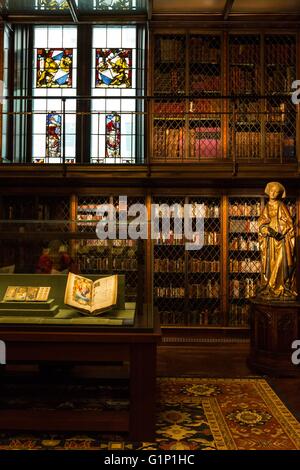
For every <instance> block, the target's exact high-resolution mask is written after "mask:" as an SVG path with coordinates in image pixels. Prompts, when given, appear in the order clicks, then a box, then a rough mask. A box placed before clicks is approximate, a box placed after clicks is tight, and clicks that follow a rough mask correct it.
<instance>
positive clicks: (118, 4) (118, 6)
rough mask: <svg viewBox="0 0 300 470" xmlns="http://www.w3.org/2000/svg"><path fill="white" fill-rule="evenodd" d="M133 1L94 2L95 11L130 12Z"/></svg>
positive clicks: (109, 0) (100, 0)
mask: <svg viewBox="0 0 300 470" xmlns="http://www.w3.org/2000/svg"><path fill="white" fill-rule="evenodd" d="M133 3H135V2H132V0H94V10H130V9H131V8H132V7H133Z"/></svg>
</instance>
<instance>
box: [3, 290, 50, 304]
mask: <svg viewBox="0 0 300 470" xmlns="http://www.w3.org/2000/svg"><path fill="white" fill-rule="evenodd" d="M50 289H51V287H27V286H8V287H7V289H6V292H5V294H4V298H3V300H4V302H11V301H16V302H46V301H47V300H48V297H49V293H50Z"/></svg>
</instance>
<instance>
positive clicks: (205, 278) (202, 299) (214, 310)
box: [187, 197, 222, 326]
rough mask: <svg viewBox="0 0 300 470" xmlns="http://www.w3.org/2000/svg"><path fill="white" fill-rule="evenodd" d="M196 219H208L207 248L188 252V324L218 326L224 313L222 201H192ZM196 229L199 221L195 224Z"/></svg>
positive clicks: (200, 199)
mask: <svg viewBox="0 0 300 470" xmlns="http://www.w3.org/2000/svg"><path fill="white" fill-rule="evenodd" d="M189 204H190V205H191V209H192V216H193V218H194V217H195V215H196V214H197V215H198V217H203V218H204V245H203V247H202V248H200V249H198V250H190V251H188V252H187V270H188V275H187V279H188V310H187V323H188V324H189V325H193V326H203V325H217V324H220V323H221V322H222V319H221V312H220V199H216V198H199V197H198V198H191V199H190V200H189ZM193 226H194V227H193V229H195V221H194V220H193Z"/></svg>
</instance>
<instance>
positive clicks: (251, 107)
mask: <svg viewBox="0 0 300 470" xmlns="http://www.w3.org/2000/svg"><path fill="white" fill-rule="evenodd" d="M261 106H262V103H261V100H258V99H254V98H245V97H243V98H241V97H240V98H236V99H235V100H233V101H231V103H230V140H229V142H230V148H231V155H232V156H234V155H235V158H236V159H237V160H248V161H253V160H258V159H260V158H261V118H262V113H261Z"/></svg>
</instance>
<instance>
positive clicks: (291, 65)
mask: <svg viewBox="0 0 300 470" xmlns="http://www.w3.org/2000/svg"><path fill="white" fill-rule="evenodd" d="M152 45H153V46H152V49H153V54H154V57H153V80H152V90H151V93H152V95H153V96H154V97H155V100H154V103H152V109H151V112H152V114H151V116H152V119H151V125H152V146H151V155H150V160H151V162H153V163H156V162H165V163H173V162H185V163H195V162H198V161H211V160H220V159H224V158H225V159H227V158H228V159H233V160H235V161H249V162H255V161H259V160H260V161H265V162H270V161H274V162H282V163H283V162H290V161H295V160H296V145H297V142H296V129H297V110H296V107H295V106H294V105H293V103H292V102H291V94H292V91H293V90H292V83H293V81H294V80H295V79H296V75H297V74H296V67H297V47H296V46H297V35H296V34H295V33H267V32H266V33H250V32H249V33H245V32H236V33H235V32H229V33H227V32H226V33H225V32H217V33H206V32H195V31H194V30H188V31H185V32H184V33H183V32H182V33H175V32H174V33H170V32H167V33H166V32H165V31H162V32H160V31H154V33H153V41H152Z"/></svg>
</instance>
